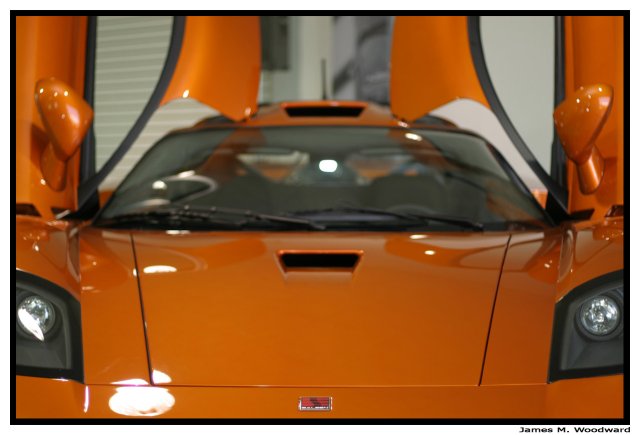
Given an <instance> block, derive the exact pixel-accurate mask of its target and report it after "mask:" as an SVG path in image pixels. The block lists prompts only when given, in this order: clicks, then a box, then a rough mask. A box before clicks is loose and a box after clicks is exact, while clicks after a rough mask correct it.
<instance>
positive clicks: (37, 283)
mask: <svg viewBox="0 0 640 435" xmlns="http://www.w3.org/2000/svg"><path fill="white" fill-rule="evenodd" d="M15 298H16V299H15V310H16V311H15V324H16V327H15V346H16V348H15V349H16V354H15V355H16V356H15V358H16V359H15V364H16V374H18V375H24V376H37V377H51V378H66V379H75V380H78V381H82V379H83V369H82V339H81V331H80V304H79V303H78V300H77V299H76V298H74V297H73V296H72V295H71V294H70V293H69V292H68V291H66V290H65V289H63V288H61V287H59V286H57V285H55V284H53V283H52V282H49V281H47V280H44V279H42V278H40V277H38V276H35V275H31V274H29V273H26V272H22V271H16V289H15Z"/></svg>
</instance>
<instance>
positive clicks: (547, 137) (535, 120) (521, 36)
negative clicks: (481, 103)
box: [480, 16, 554, 171]
mask: <svg viewBox="0 0 640 435" xmlns="http://www.w3.org/2000/svg"><path fill="white" fill-rule="evenodd" d="M480 31H481V38H482V44H483V47H484V54H485V58H486V60H487V68H488V69H489V74H490V75H491V79H492V81H493V85H494V87H495V88H496V92H497V93H498V97H499V98H500V101H501V102H502V105H503V106H504V107H505V110H506V111H507V113H508V114H509V118H510V119H511V121H512V122H513V124H514V125H515V127H516V129H517V130H518V132H519V133H520V135H521V136H522V138H523V139H524V141H525V143H526V144H527V145H528V146H529V148H531V151H532V152H533V154H534V155H535V156H536V157H537V158H538V161H540V163H541V164H542V166H543V167H544V168H545V169H546V170H547V171H549V168H550V167H551V142H552V141H553V118H552V115H553V93H554V88H553V82H554V74H553V71H554V19H553V17H504V16H500V17H482V19H481V22H480Z"/></svg>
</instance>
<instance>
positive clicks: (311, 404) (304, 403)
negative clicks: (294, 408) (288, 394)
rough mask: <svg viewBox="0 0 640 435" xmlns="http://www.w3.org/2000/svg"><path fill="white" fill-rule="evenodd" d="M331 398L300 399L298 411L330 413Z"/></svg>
mask: <svg viewBox="0 0 640 435" xmlns="http://www.w3.org/2000/svg"><path fill="white" fill-rule="evenodd" d="M331 401H332V400H331V397H301V398H300V399H298V409H299V410H300V411H331Z"/></svg>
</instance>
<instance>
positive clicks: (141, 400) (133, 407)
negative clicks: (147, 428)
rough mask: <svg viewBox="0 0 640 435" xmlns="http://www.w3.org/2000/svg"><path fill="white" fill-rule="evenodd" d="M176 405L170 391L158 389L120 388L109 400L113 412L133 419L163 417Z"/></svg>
mask: <svg viewBox="0 0 640 435" xmlns="http://www.w3.org/2000/svg"><path fill="white" fill-rule="evenodd" d="M175 403H176V399H175V397H173V395H172V394H171V393H169V390H167V389H166V388H158V387H119V388H116V393H115V394H114V395H113V396H111V399H109V407H110V408H111V410H112V411H113V412H115V413H118V414H120V415H127V416H132V417H154V416H156V415H161V414H164V413H165V412H167V411H169V410H170V409H171V408H173V405H175Z"/></svg>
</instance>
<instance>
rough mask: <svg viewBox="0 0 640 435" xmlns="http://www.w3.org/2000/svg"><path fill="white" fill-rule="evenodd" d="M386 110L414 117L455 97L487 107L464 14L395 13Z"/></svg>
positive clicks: (410, 117)
mask: <svg viewBox="0 0 640 435" xmlns="http://www.w3.org/2000/svg"><path fill="white" fill-rule="evenodd" d="M390 86H391V89H390V94H391V95H390V96H391V98H390V100H391V110H392V112H393V113H394V115H396V116H397V117H399V118H401V119H403V120H405V121H413V120H416V119H418V118H420V117H421V116H423V115H426V114H427V113H429V112H430V111H432V110H433V109H435V108H437V107H439V106H442V105H443V104H446V103H449V102H450V101H453V100H455V99H458V98H469V99H472V100H475V101H478V102H480V103H482V104H484V105H485V106H487V107H488V106H489V105H488V103H487V100H486V98H485V96H484V93H483V91H482V86H481V85H480V82H479V80H478V76H477V75H476V71H475V68H474V65H473V60H472V57H471V49H470V47H469V32H468V29H467V17H465V16H459V17H396V20H395V24H394V30H393V42H392V45H391V85H390Z"/></svg>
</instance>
